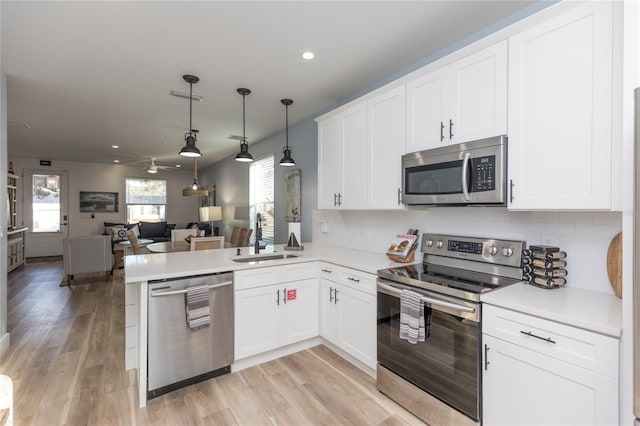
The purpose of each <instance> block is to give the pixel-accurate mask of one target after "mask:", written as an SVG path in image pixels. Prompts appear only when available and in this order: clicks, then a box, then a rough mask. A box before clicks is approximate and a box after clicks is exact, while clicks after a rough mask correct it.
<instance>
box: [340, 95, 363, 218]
mask: <svg viewBox="0 0 640 426" xmlns="http://www.w3.org/2000/svg"><path fill="white" fill-rule="evenodd" d="M342 146H343V153H344V158H343V163H342V167H343V170H342V173H343V176H344V178H343V182H342V188H343V189H342V191H341V192H340V196H339V199H338V205H339V207H342V208H347V209H362V208H365V207H366V204H367V188H368V182H367V173H366V170H368V167H369V165H368V164H367V158H368V157H367V153H368V149H367V104H366V102H361V103H359V104H356V105H355V106H353V107H352V108H350V109H349V110H347V111H345V112H344V113H343V115H342Z"/></svg>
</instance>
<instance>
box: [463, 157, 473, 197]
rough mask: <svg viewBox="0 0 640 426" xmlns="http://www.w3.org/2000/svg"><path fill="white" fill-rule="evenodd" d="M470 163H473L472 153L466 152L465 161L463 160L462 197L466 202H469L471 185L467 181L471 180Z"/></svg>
mask: <svg viewBox="0 0 640 426" xmlns="http://www.w3.org/2000/svg"><path fill="white" fill-rule="evenodd" d="M469 161H471V153H469V152H465V154H464V160H462V195H463V196H464V200H465V201H469V200H470V199H471V197H470V196H469V185H468V184H467V179H469Z"/></svg>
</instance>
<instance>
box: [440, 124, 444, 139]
mask: <svg viewBox="0 0 640 426" xmlns="http://www.w3.org/2000/svg"><path fill="white" fill-rule="evenodd" d="M443 140H444V123H443V122H442V121H441V122H440V142H442V141H443Z"/></svg>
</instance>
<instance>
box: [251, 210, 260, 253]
mask: <svg viewBox="0 0 640 426" xmlns="http://www.w3.org/2000/svg"><path fill="white" fill-rule="evenodd" d="M261 239H262V215H261V214H260V213H258V214H257V215H256V243H255V248H254V249H253V252H254V254H260V240H261Z"/></svg>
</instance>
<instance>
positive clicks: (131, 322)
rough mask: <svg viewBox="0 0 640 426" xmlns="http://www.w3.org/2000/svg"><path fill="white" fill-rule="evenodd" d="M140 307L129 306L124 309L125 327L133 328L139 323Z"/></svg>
mask: <svg viewBox="0 0 640 426" xmlns="http://www.w3.org/2000/svg"><path fill="white" fill-rule="evenodd" d="M137 315H138V307H137V306H136V305H127V306H125V307H124V326H125V327H132V326H135V325H136V323H137V320H138V319H137Z"/></svg>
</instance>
